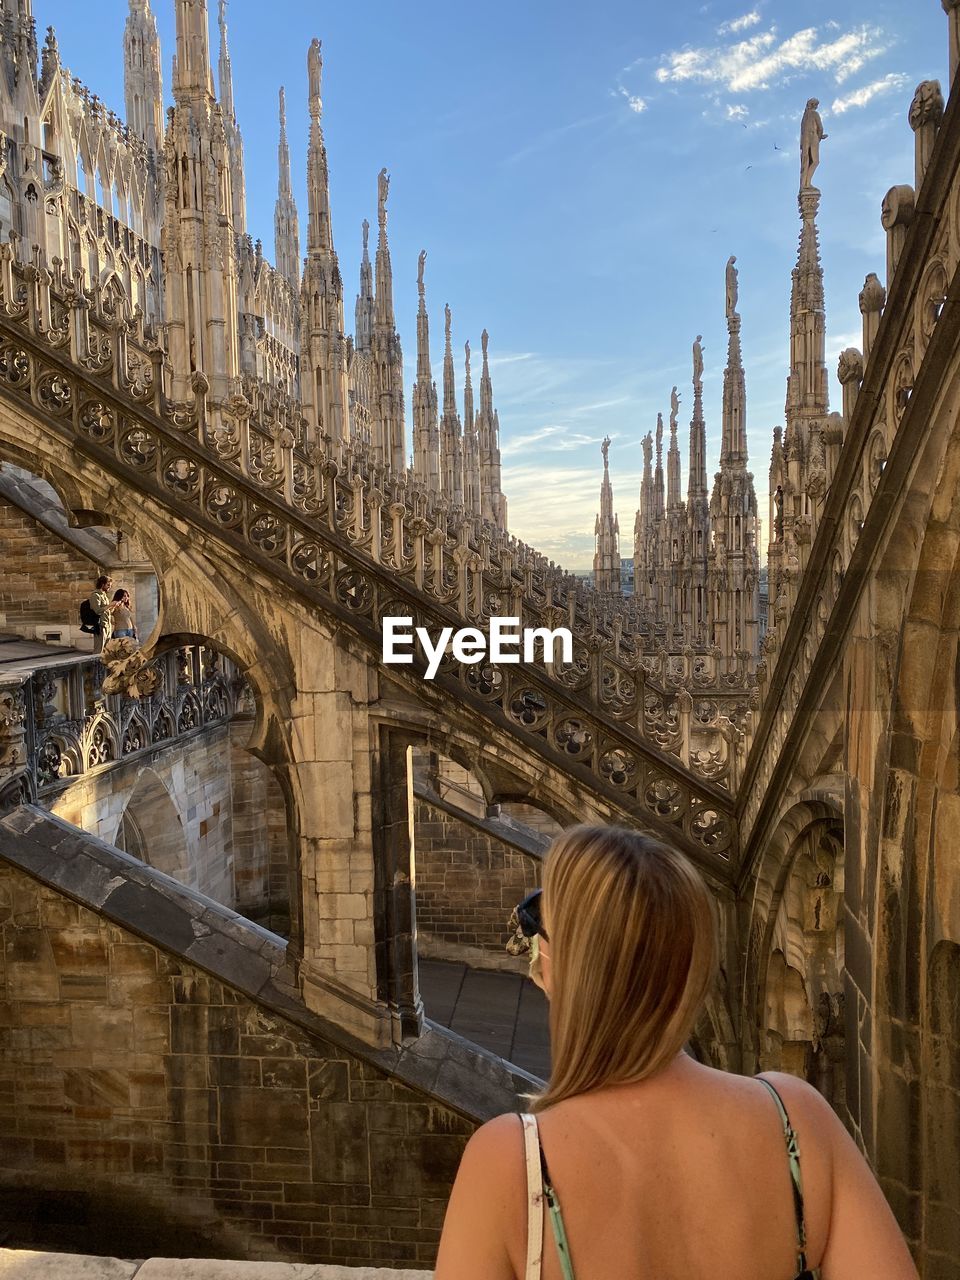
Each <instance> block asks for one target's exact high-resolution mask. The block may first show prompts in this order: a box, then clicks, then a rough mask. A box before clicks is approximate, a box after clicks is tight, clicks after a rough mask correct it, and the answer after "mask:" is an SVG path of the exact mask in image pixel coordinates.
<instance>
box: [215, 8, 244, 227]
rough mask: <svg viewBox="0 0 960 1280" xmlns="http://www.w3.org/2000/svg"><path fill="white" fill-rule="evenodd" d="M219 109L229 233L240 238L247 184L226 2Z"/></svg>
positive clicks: (221, 20) (222, 13) (222, 20)
mask: <svg viewBox="0 0 960 1280" xmlns="http://www.w3.org/2000/svg"><path fill="white" fill-rule="evenodd" d="M218 21H219V26H220V61H219V64H218V68H217V70H218V73H219V81H220V106H221V108H222V110H223V128H224V132H225V134H226V137H227V149H228V151H229V153H230V181H231V187H232V190H233V229H234V231H236V232H237V234H238V235H242V234H243V233H244V232H245V231H246V229H247V182H246V177H245V174H244V167H243V135H242V134H241V133H240V126H239V125H238V124H237V113H236V111H235V110H234V105H233V67H232V64H231V62H230V46H229V44H228V43H227V0H220V5H219V16H218Z"/></svg>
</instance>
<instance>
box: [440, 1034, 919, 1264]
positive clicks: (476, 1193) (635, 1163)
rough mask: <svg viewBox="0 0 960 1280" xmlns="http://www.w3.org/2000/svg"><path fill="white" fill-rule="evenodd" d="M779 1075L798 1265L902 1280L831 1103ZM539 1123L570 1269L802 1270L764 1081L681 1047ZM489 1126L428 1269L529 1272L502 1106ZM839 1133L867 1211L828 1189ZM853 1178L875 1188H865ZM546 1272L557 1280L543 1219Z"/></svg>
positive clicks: (882, 1209)
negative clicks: (714, 1066) (483, 1219)
mask: <svg viewBox="0 0 960 1280" xmlns="http://www.w3.org/2000/svg"><path fill="white" fill-rule="evenodd" d="M773 1079H774V1081H775V1083H776V1084H777V1088H778V1091H780V1092H781V1094H782V1096H783V1098H784V1101H785V1102H786V1104H787V1108H788V1110H789V1112H790V1118H791V1121H792V1123H793V1126H794V1128H795V1129H796V1130H797V1133H798V1136H799V1145H800V1155H801V1170H802V1177H803V1188H804V1200H805V1218H806V1226H807V1250H806V1257H807V1266H808V1267H810V1268H811V1269H813V1268H815V1267H818V1266H820V1265H821V1264H822V1265H823V1266H824V1271H823V1277H824V1280H844V1277H846V1276H850V1277H851V1280H852V1278H853V1277H854V1276H859V1275H865V1274H870V1275H871V1276H872V1277H876V1278H877V1280H901V1278H902V1280H912V1278H913V1277H915V1276H916V1271H915V1270H914V1268H913V1265H912V1263H911V1261H910V1258H909V1254H908V1252H907V1250H906V1246H905V1245H904V1243H903V1240H902V1237H901V1236H900V1234H899V1231H898V1230H897V1228H896V1224H895V1222H894V1220H893V1217H892V1215H891V1214H890V1211H889V1209H888V1208H887V1207H886V1204H885V1202H884V1201H883V1199H882V1196H881V1195H880V1192H879V1189H878V1188H876V1184H875V1183H873V1180H872V1177H871V1175H870V1174H869V1171H868V1170H867V1167H866V1165H865V1163H864V1162H863V1161H862V1159H861V1157H860V1156H859V1153H857V1152H856V1149H855V1148H854V1147H853V1144H852V1142H850V1139H849V1138H847V1137H846V1135H845V1134H844V1133H843V1131H842V1128H841V1127H840V1125H839V1122H838V1121H837V1120H836V1118H835V1117H833V1113H832V1112H831V1111H830V1110H829V1108H828V1107H827V1105H826V1103H824V1102H823V1100H822V1099H820V1098H819V1097H818V1095H816V1094H814V1092H813V1091H812V1090H810V1089H809V1088H808V1087H807V1086H805V1085H803V1084H801V1083H800V1082H799V1081H795V1080H792V1079H791V1078H789V1077H781V1076H777V1077H774V1078H773ZM539 1119H540V1134H541V1140H542V1145H543V1151H544V1154H545V1156H546V1160H547V1163H548V1165H549V1170H550V1177H551V1181H552V1184H553V1187H554V1190H555V1192H556V1194H557V1198H558V1200H559V1203H560V1207H561V1210H562V1213H563V1220H564V1223H565V1225H566V1233H567V1239H568V1241H569V1245H570V1252H571V1256H572V1259H573V1266H574V1271H575V1280H610V1277H614V1276H615V1277H618V1278H619V1277H630V1278H631V1280H632V1278H634V1277H636V1280H643V1278H645V1277H656V1280H701V1277H702V1280H708V1278H709V1280H713V1278H714V1277H716V1276H717V1275H722V1276H729V1277H730V1278H731V1280H793V1278H794V1277H795V1276H796V1274H797V1269H798V1268H797V1229H796V1216H795V1211H794V1198H793V1189H792V1183H791V1177H790V1166H789V1162H788V1158H787V1151H786V1145H785V1140H784V1131H783V1126H782V1122H781V1118H780V1114H779V1112H778V1110H777V1106H776V1102H775V1100H774V1099H773V1097H772V1096H771V1094H770V1093H769V1091H768V1090H767V1089H765V1088H764V1086H763V1085H762V1084H760V1083H758V1082H757V1081H755V1080H751V1079H749V1078H746V1077H743V1076H737V1075H732V1074H728V1073H726V1072H719V1071H713V1070H711V1069H710V1068H707V1067H704V1066H701V1065H700V1064H698V1063H696V1062H694V1061H693V1060H692V1059H690V1058H687V1057H684V1056H681V1057H680V1058H678V1059H677V1060H676V1062H675V1063H674V1064H673V1065H672V1066H671V1067H670V1068H668V1069H667V1070H665V1071H663V1072H661V1073H660V1074H659V1075H658V1076H656V1077H654V1078H653V1079H650V1080H646V1081H644V1082H643V1083H641V1084H638V1085H621V1086H614V1087H610V1088H607V1089H603V1090H600V1091H598V1092H595V1093H591V1094H586V1095H583V1096H581V1097H576V1098H570V1099H568V1100H566V1101H564V1102H561V1103H559V1104H558V1105H556V1106H555V1107H552V1108H550V1109H548V1110H547V1111H545V1112H543V1113H542V1114H541V1116H540V1118H539ZM484 1128H485V1129H486V1130H491V1131H496V1132H495V1133H493V1132H491V1138H490V1141H489V1142H485V1141H484V1140H483V1139H481V1142H480V1144H478V1145H480V1146H481V1147H484V1146H486V1147H489V1148H490V1151H489V1154H488V1155H487V1156H485V1155H484V1152H483V1151H482V1150H481V1151H480V1152H478V1155H477V1158H476V1161H474V1162H473V1164H474V1169H473V1172H470V1171H468V1172H467V1173H466V1175H465V1176H466V1178H467V1180H468V1182H470V1183H472V1189H470V1188H468V1189H466V1191H465V1193H464V1191H461V1190H460V1189H459V1184H460V1178H459V1177H458V1187H455V1189H454V1195H453V1197H452V1198H451V1206H450V1211H449V1213H448V1222H447V1224H446V1225H445V1228H444V1240H443V1243H442V1245H441V1251H440V1258H439V1262H438V1267H437V1272H436V1276H437V1280H454V1277H456V1278H457V1280H472V1278H473V1277H474V1276H476V1277H478V1280H479V1277H480V1276H483V1277H484V1280H501V1277H502V1280H522V1278H523V1276H524V1260H525V1250H526V1180H525V1173H524V1166H523V1157H522V1134H521V1126H520V1123H519V1119H518V1118H517V1117H516V1116H504V1117H500V1118H499V1119H498V1120H496V1121H493V1122H492V1123H491V1124H490V1125H487V1126H485V1127H484ZM836 1130H839V1133H840V1135H841V1137H842V1139H843V1140H844V1141H845V1142H846V1143H847V1144H849V1151H846V1148H843V1151H844V1152H845V1154H843V1155H842V1156H841V1161H840V1163H841V1165H843V1162H844V1161H845V1160H848V1159H849V1160H850V1161H854V1162H857V1161H858V1162H859V1166H857V1165H856V1164H854V1163H851V1165H850V1171H848V1170H847V1169H846V1167H845V1165H844V1166H843V1174H844V1178H845V1180H846V1181H847V1182H849V1184H850V1190H851V1192H852V1193H853V1194H855V1195H856V1196H857V1197H858V1203H859V1201H860V1200H862V1201H863V1205H864V1206H865V1207H864V1208H863V1210H862V1212H863V1215H864V1217H863V1221H862V1222H860V1221H857V1213H858V1212H860V1210H859V1209H857V1208H856V1207H854V1208H853V1209H852V1210H851V1209H849V1208H847V1209H844V1208H843V1207H842V1204H841V1201H842V1200H843V1197H842V1196H841V1197H839V1199H838V1196H837V1191H836V1188H835V1185H834V1179H835V1176H836V1174H837V1167H836V1166H837V1160H836V1157H835V1150H836V1146H835V1140H836V1139H837V1133H836ZM483 1132H484V1130H481V1131H480V1133H479V1134H478V1135H477V1138H480V1136H481V1135H482V1134H483ZM472 1141H476V1138H475V1139H474V1140H472ZM467 1164H468V1160H467V1157H465V1159H464V1165H465V1166H466V1165H467ZM484 1164H486V1165H487V1168H486V1169H484V1168H483V1167H482V1166H483V1165H484ZM493 1164H496V1165H497V1166H498V1168H497V1169H496V1170H495V1169H494V1168H493V1167H492V1165H493ZM859 1178H863V1179H865V1180H866V1182H868V1183H869V1184H870V1185H871V1187H872V1191H867V1190H865V1189H864V1187H860V1186H859V1183H858V1182H857V1180H858V1179H859ZM494 1183H496V1191H495V1192H492V1191H491V1188H492V1187H493V1185H494ZM855 1183H856V1184H857V1185H854V1184H855ZM864 1186H866V1183H865V1184H864ZM861 1192H862V1193H863V1194H862V1195H861V1194H860V1193H861ZM871 1196H874V1197H875V1202H873V1201H871V1200H870V1197H871ZM479 1197H483V1205H481V1204H480V1201H479ZM487 1204H489V1205H490V1206H491V1207H490V1209H489V1210H488V1209H487V1207H486V1205H487ZM465 1212H469V1213H470V1214H471V1216H472V1217H474V1219H475V1218H476V1214H477V1213H478V1212H479V1213H481V1214H487V1213H488V1212H489V1213H490V1221H489V1222H488V1223H487V1225H486V1226H485V1227H484V1226H482V1225H481V1224H479V1223H477V1222H476V1221H475V1222H474V1225H473V1226H472V1227H470V1228H468V1229H466V1231H465V1233H463V1232H461V1230H460V1228H458V1226H457V1221H458V1220H459V1218H460V1215H461V1214H462V1213H465ZM884 1215H885V1216H884ZM841 1216H842V1217H843V1222H842V1223H841V1222H840V1217H841ZM471 1234H475V1236H476V1238H475V1239H473V1240H471V1239H470V1236H471ZM494 1234H499V1236H500V1240H501V1256H500V1260H499V1261H498V1260H497V1256H496V1255H495V1251H494V1247H493V1245H492V1244H491V1245H490V1252H488V1253H487V1254H486V1255H485V1256H482V1257H481V1256H480V1255H479V1254H478V1252H477V1250H478V1248H480V1249H481V1250H482V1249H485V1248H486V1245H485V1244H483V1243H482V1241H489V1240H490V1239H491V1237H492V1236H493V1235H494ZM458 1237H459V1242H458ZM478 1242H480V1243H478ZM874 1254H876V1256H874ZM855 1260H858V1261H855ZM473 1267H475V1268H476V1269H475V1270H474V1269H472V1268H473ZM871 1267H872V1269H871ZM848 1268H849V1269H848ZM542 1280H562V1277H561V1270H560V1264H559V1259H558V1256H557V1253H556V1249H555V1247H554V1245H553V1240H552V1237H551V1234H550V1230H549V1227H548V1229H547V1231H546V1240H545V1247H544V1257H543V1269H542Z"/></svg>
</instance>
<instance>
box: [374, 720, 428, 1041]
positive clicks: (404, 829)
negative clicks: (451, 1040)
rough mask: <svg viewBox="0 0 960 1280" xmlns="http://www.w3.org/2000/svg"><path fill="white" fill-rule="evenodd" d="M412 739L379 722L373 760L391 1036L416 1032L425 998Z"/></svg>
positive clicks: (380, 973) (380, 949) (381, 995)
mask: <svg viewBox="0 0 960 1280" xmlns="http://www.w3.org/2000/svg"><path fill="white" fill-rule="evenodd" d="M410 745H411V739H410V737H409V735H408V734H405V733H403V732H401V731H399V730H397V729H392V728H390V727H388V726H386V725H381V726H380V727H379V730H378V736H377V740H376V747H375V751H374V761H373V810H372V817H373V841H374V937H375V943H374V947H375V953H376V969H377V999H378V1000H379V1001H381V1002H383V1003H384V1004H385V1005H386V1007H387V1008H388V1009H389V1011H390V1016H391V1019H392V1022H393V1039H394V1042H395V1043H397V1044H399V1043H400V1042H401V1041H402V1040H404V1039H405V1038H407V1037H408V1036H418V1035H419V1034H420V1031H421V1030H422V1027H423V1003H422V1001H421V999H420V987H419V982H418V978H417V956H416V937H417V919H416V907H415V898H414V884H415V869H414V845H413V801H412V795H413V775H412V767H413V766H412V761H411V759H410Z"/></svg>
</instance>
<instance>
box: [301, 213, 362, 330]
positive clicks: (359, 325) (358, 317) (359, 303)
mask: <svg viewBox="0 0 960 1280" xmlns="http://www.w3.org/2000/svg"><path fill="white" fill-rule="evenodd" d="M311 225H312V222H311ZM362 227H363V254H362V256H361V258H360V292H359V293H358V294H357V306H356V311H355V322H356V324H355V327H356V334H355V335H354V337H355V342H356V347H357V350H358V351H364V352H365V351H369V350H370V340H371V337H372V335H373V267H372V266H371V265H370V223H369V222H368V221H367V220H366V218H364V220H363V223H362ZM311 234H312V233H311Z"/></svg>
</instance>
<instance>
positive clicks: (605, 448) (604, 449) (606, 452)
mask: <svg viewBox="0 0 960 1280" xmlns="http://www.w3.org/2000/svg"><path fill="white" fill-rule="evenodd" d="M600 452H601V453H602V454H603V465H604V466H607V465H608V463H609V460H610V437H609V436H604V437H603V444H601V446H600Z"/></svg>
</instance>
